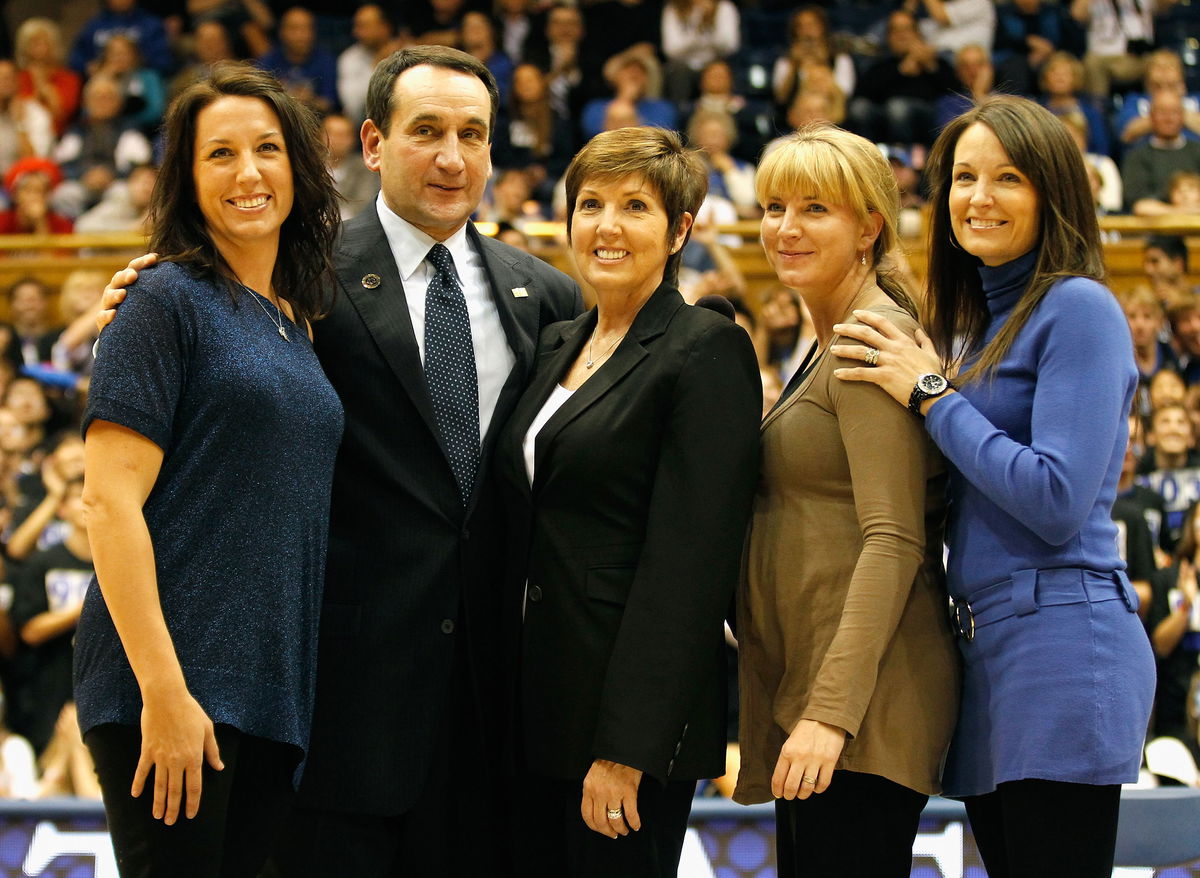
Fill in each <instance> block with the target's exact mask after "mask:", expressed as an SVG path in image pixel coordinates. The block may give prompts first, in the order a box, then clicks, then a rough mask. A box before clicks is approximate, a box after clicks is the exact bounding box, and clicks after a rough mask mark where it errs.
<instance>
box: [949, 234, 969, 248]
mask: <svg viewBox="0 0 1200 878" xmlns="http://www.w3.org/2000/svg"><path fill="white" fill-rule="evenodd" d="M946 237H947V238H949V239H950V246H951V247H953V248H954V249H955V250H962V251H963V252H964V253H966V252H967V251H966V250H963V246H962V244H960V243H958V241H956V240H954V232H947V233H946Z"/></svg>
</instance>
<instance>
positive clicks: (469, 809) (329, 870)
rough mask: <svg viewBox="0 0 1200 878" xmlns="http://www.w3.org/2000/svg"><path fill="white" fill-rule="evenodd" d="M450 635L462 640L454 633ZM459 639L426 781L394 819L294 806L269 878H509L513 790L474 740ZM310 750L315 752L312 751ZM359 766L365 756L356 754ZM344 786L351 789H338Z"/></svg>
mask: <svg viewBox="0 0 1200 878" xmlns="http://www.w3.org/2000/svg"><path fill="white" fill-rule="evenodd" d="M459 630H460V631H461V630H462V628H461V625H460V628H459ZM465 649H466V641H465V635H462V636H459V639H458V640H457V641H456V650H455V655H454V664H453V666H452V670H451V675H450V682H449V688H448V692H447V698H446V706H445V709H444V712H443V716H442V719H441V720H440V731H439V733H438V735H437V736H436V737H435V739H434V748H433V751H432V753H431V754H430V760H429V767H428V774H427V775H426V776H425V777H424V778H414V777H409V778H397V779H396V780H397V782H403V783H407V784H419V785H420V788H421V792H420V794H419V796H418V797H417V800H416V802H415V803H414V804H413V806H412V807H411V808H409V809H408V810H407V811H405V812H404V813H403V814H372V813H367V812H358V811H333V810H329V809H324V808H321V807H320V803H319V802H308V801H306V800H305V799H303V798H301V799H300V800H299V801H298V802H297V803H296V804H295V806H294V807H293V808H292V812H291V815H290V817H289V819H288V822H287V825H286V826H285V827H284V830H283V832H282V833H281V835H280V838H279V841H278V844H277V845H276V847H275V851H274V853H273V854H272V857H271V866H270V868H269V869H268V871H267V875H269V876H271V878H333V876H342V875H346V876H351V875H353V876H363V878H432V876H437V878H508V876H509V875H511V874H512V872H511V867H512V853H511V849H510V839H509V836H508V833H507V832H506V831H505V830H506V828H507V824H508V819H509V817H510V816H511V812H512V808H513V802H512V798H513V795H514V793H513V791H512V790H511V789H510V788H509V786H508V785H505V784H502V783H500V782H499V770H498V766H497V765H495V764H494V763H495V762H496V761H497V760H496V759H495V758H492V757H490V755H489V754H487V753H486V752H485V751H484V748H483V746H482V745H481V744H480V741H479V728H480V721H479V717H478V713H479V710H478V708H477V707H476V706H475V698H474V696H473V694H472V689H471V674H470V668H469V665H468V662H467V658H466V655H465ZM314 746H316V743H315V742H314ZM361 758H362V760H363V762H364V763H370V760H371V754H370V753H363V754H361ZM347 782H348V783H351V782H352V781H351V780H348V781H347Z"/></svg>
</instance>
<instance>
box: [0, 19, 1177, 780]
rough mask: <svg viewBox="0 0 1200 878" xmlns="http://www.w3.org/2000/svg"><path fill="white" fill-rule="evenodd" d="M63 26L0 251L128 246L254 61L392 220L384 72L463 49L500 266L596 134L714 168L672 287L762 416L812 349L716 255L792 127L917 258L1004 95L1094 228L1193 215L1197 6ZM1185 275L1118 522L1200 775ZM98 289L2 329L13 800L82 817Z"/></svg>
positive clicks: (1166, 690) (1141, 298)
mask: <svg viewBox="0 0 1200 878" xmlns="http://www.w3.org/2000/svg"><path fill="white" fill-rule="evenodd" d="M53 5H54V4H53V3H51V4H50V6H51V7H53ZM56 18H57V16H56V15H54V10H53V9H52V8H49V9H48V10H47V15H46V17H36V18H29V19H27V20H25V21H23V22H9V23H8V24H9V26H10V27H11V31H7V30H4V29H3V28H2V27H0V181H2V182H3V190H2V191H0V234H6V233H30V232H33V233H37V232H43V233H46V232H70V231H72V230H77V231H80V232H88V231H121V230H125V231H137V230H141V229H142V228H143V224H144V222H145V216H146V207H147V204H148V202H149V195H150V191H151V190H152V188H153V185H154V181H155V176H156V169H155V163H156V160H157V157H158V155H159V152H160V150H161V142H160V139H159V125H160V122H161V119H162V115H163V112H164V110H165V106H166V105H167V103H168V102H169V101H170V99H171V97H172V96H173V95H174V94H177V93H178V92H179V91H180V90H182V89H183V88H185V87H186V86H187V85H188V84H190V83H191V82H193V81H194V80H195V79H196V78H197V77H199V76H202V75H204V72H205V71H206V70H207V69H208V68H209V67H210V66H211V65H212V64H214V63H216V62H218V61H222V60H228V59H238V58H240V59H246V60H250V61H252V62H253V63H256V64H258V65H260V66H261V67H263V68H264V69H267V70H269V71H271V72H272V73H274V74H275V75H276V76H278V77H279V79H280V80H281V81H283V82H284V83H285V84H286V86H287V88H288V89H289V90H290V91H291V92H292V93H293V94H294V95H295V96H296V97H298V98H300V99H301V100H303V101H305V102H306V103H308V104H309V105H310V106H311V107H312V108H313V109H314V110H316V111H317V112H318V113H319V114H320V116H321V117H322V118H323V124H324V129H325V133H326V138H327V142H328V147H329V153H328V162H329V167H330V170H331V173H332V174H333V177H334V179H335V181H336V182H337V184H338V187H339V189H340V191H341V193H342V195H343V207H342V213H343V217H344V218H349V217H351V216H353V215H354V214H355V213H357V212H358V211H359V210H362V209H363V208H364V207H365V206H367V205H369V204H370V203H371V202H372V201H373V199H374V198H375V197H376V195H377V193H378V187H379V181H378V176H377V175H375V174H373V173H371V172H370V171H368V170H367V169H366V167H365V166H364V165H363V163H362V158H361V150H360V148H359V142H358V130H359V127H360V125H361V123H362V121H363V118H364V113H365V104H366V91H367V82H368V80H369V78H370V75H371V72H372V70H373V68H374V66H375V64H376V63H377V62H378V61H379V60H380V59H381V58H383V57H385V56H386V55H388V54H389V53H391V52H392V51H394V50H395V49H397V48H399V47H401V46H405V45H411V44H418V43H440V44H447V45H453V46H457V47H459V48H461V49H463V50H464V51H467V52H469V53H470V54H472V55H474V56H475V57H477V58H478V59H479V60H481V61H482V62H483V63H484V64H486V65H487V66H488V68H489V69H490V70H491V71H492V72H493V74H494V75H495V76H496V79H497V81H498V83H499V86H500V91H501V113H500V117H499V119H498V120H497V124H496V129H495V132H494V135H495V139H494V145H493V150H492V156H493V168H494V173H493V178H492V181H491V183H490V185H489V188H488V192H487V194H486V196H485V198H484V200H483V203H482V204H481V207H480V211H479V214H478V215H477V218H478V219H482V220H491V221H495V222H497V223H498V224H499V227H500V236H501V237H502V238H503V239H504V240H506V241H508V242H509V243H514V244H516V245H517V246H522V247H526V248H528V247H529V246H530V244H529V239H528V238H526V237H525V235H524V234H523V232H522V230H523V229H524V227H525V226H526V224H528V223H530V222H533V221H538V220H547V219H561V218H563V217H564V216H565V203H564V195H563V186H562V184H561V179H560V178H561V176H562V174H563V171H564V169H565V168H566V166H567V163H568V162H569V161H570V159H571V157H572V156H573V155H574V154H575V152H576V151H577V150H578V149H579V148H580V147H581V146H582V145H583V144H584V143H585V142H586V140H587V139H588V138H589V137H591V136H592V135H594V134H596V133H597V132H599V131H603V130H607V129H611V128H615V127H622V126H626V125H636V124H655V125H662V126H665V127H669V128H674V129H677V130H679V131H680V132H682V133H684V134H686V136H687V138H688V140H689V141H690V143H691V144H692V145H694V146H696V147H697V148H699V149H700V150H701V152H702V156H703V159H704V161H705V163H706V166H707V168H708V171H709V196H708V199H707V200H706V203H705V206H704V208H703V209H702V211H701V215H700V216H699V217H698V221H697V226H696V233H695V235H694V239H693V242H692V243H691V244H689V246H688V248H687V250H686V251H685V254H684V263H683V269H682V271H681V274H680V285H681V288H682V290H683V292H684V293H685V295H686V296H687V297H688V298H689V299H690V300H691V301H695V300H696V299H698V298H700V297H701V296H704V295H707V294H710V293H721V294H724V295H727V296H729V297H730V298H731V299H733V300H734V301H735V306H736V309H737V319H738V321H739V322H740V323H742V324H743V325H744V326H746V328H747V329H748V330H749V331H750V332H751V333H752V335H753V336H754V338H755V340H756V344H757V347H758V349H759V354H760V358H761V360H762V363H763V380H764V386H765V388H766V389H767V394H766V405H767V407H769V406H770V405H771V403H772V402H773V401H774V396H775V395H777V394H778V392H779V389H780V388H781V386H782V384H783V383H786V381H787V379H788V377H789V376H790V374H791V372H792V370H794V368H795V367H796V365H797V364H798V362H799V360H800V359H801V358H802V357H803V354H804V352H805V350H806V349H807V347H808V345H809V343H810V342H811V325H808V324H806V321H805V317H804V312H803V305H802V303H801V302H800V300H799V298H798V297H797V296H796V295H795V293H794V292H792V291H790V290H788V289H786V288H783V287H777V288H774V289H771V290H769V291H768V292H767V294H766V295H765V297H764V299H763V303H762V305H761V307H759V308H754V309H751V308H747V307H745V306H744V305H743V304H742V300H743V297H744V294H745V283H744V281H743V279H742V277H741V275H740V273H739V271H738V268H737V265H736V263H735V261H734V260H733V259H732V258H730V254H729V253H728V252H727V250H726V247H725V246H724V245H725V244H727V243H732V242H727V241H725V240H723V239H722V237H721V236H719V235H718V234H717V232H716V227H717V226H719V225H721V224H725V223H731V222H735V221H737V220H738V219H746V220H752V219H756V218H757V217H758V216H759V214H760V211H759V208H758V205H757V204H756V202H755V197H754V187H753V179H754V170H755V163H756V162H757V161H758V159H759V157H760V156H761V154H762V151H763V150H764V148H766V147H767V146H768V145H769V144H770V143H771V141H772V140H773V139H774V138H776V137H778V136H779V135H780V134H782V133H785V132H787V131H789V130H791V129H792V128H794V127H797V126H799V125H802V124H805V123H807V122H811V121H829V122H833V123H836V124H839V125H843V126H845V127H847V128H849V129H850V130H853V131H855V132H857V133H860V134H862V135H864V136H866V137H869V138H870V139H872V140H874V141H875V142H877V143H879V144H880V147H881V149H882V150H883V151H884V154H885V155H886V157H887V158H888V160H889V162H890V164H891V166H892V168H893V171H894V173H895V174H896V178H897V182H898V183H899V186H900V191H901V197H902V201H903V203H902V207H903V209H904V213H903V216H902V220H901V223H902V225H901V228H902V231H905V232H907V233H912V232H914V231H915V230H916V229H917V228H918V227H919V224H920V220H919V211H920V209H921V208H922V206H923V204H924V201H923V185H922V178H921V175H922V170H923V165H924V158H925V153H926V151H927V149H928V147H929V146H930V144H931V143H932V141H933V139H934V138H935V137H936V135H937V133H938V131H939V130H940V127H941V126H942V125H944V124H945V123H946V122H947V121H948V120H949V119H951V118H953V116H955V115H956V114H958V113H960V112H962V111H963V110H964V109H965V108H966V107H967V106H969V104H970V103H971V102H972V101H973V100H976V99H979V98H982V97H985V96H986V95H988V94H991V93H993V92H1007V93H1014V94H1023V95H1027V96H1030V97H1032V98H1035V99H1037V100H1039V101H1040V102H1042V103H1043V104H1044V105H1045V106H1046V107H1047V108H1049V109H1050V110H1051V111H1052V112H1054V113H1055V114H1057V115H1059V116H1060V117H1061V118H1062V119H1063V121H1064V122H1065V123H1066V124H1067V125H1068V127H1069V128H1070V129H1071V131H1072V132H1073V134H1074V135H1075V137H1076V140H1077V143H1078V147H1079V149H1080V151H1081V152H1082V153H1083V154H1084V156H1085V162H1086V164H1087V166H1088V168H1089V173H1090V174H1091V175H1092V182H1093V193H1094V197H1095V200H1096V207H1097V211H1098V213H1134V214H1139V215H1146V216H1150V215H1156V214H1163V213H1179V214H1196V215H1200V66H1198V64H1200V61H1198V58H1197V54H1196V50H1195V47H1194V35H1195V34H1196V33H1197V32H1200V6H1198V5H1197V4H1196V3H1195V2H1192V3H1179V2H1176V0H1157V2H1154V0H1058V2H1054V0H1001V2H992V0H902V2H901V0H896V2H885V0H881V2H866V0H853V2H844V3H832V2H825V3H811V4H808V5H801V6H799V7H797V5H796V4H794V3H784V2H782V0H575V2H554V0H494V3H490V2H485V0H413V2H410V3H404V4H391V3H388V4H382V3H381V4H375V3H366V4H357V5H356V4H336V3H329V2H321V0H314V2H311V3H309V4H307V5H292V4H291V3H283V2H275V0H187V2H186V3H183V2H168V0H99V2H98V3H97V13H96V15H95V16H94V17H92V18H91V19H90V20H88V21H87V22H86V23H85V24H84V25H83V27H82V28H80V29H79V30H78V31H77V32H75V33H64V32H63V30H62V28H61V27H60V26H59V24H57V23H56ZM1189 38H1190V39H1192V41H1193V42H1192V43H1191V44H1189V43H1188V39H1189ZM736 240H737V239H734V241H736ZM1186 263H1187V249H1186V247H1185V246H1184V245H1183V243H1182V241H1180V240H1179V239H1172V238H1157V239H1153V240H1152V241H1151V242H1150V243H1149V244H1148V246H1147V248H1146V258H1145V272H1146V284H1145V286H1144V288H1140V289H1138V290H1135V291H1133V292H1132V293H1129V294H1127V295H1124V296H1123V297H1122V304H1123V306H1124V308H1125V311H1126V314H1127V315H1128V317H1129V321H1130V326H1131V330H1132V336H1133V342H1134V347H1135V355H1136V358H1137V362H1138V367H1139V369H1140V371H1141V374H1142V389H1141V391H1140V392H1139V395H1138V402H1137V405H1138V408H1137V411H1136V412H1135V413H1134V420H1133V423H1134V426H1135V428H1136V429H1135V432H1134V439H1133V441H1132V442H1131V446H1130V455H1129V466H1128V473H1127V478H1126V479H1124V480H1123V481H1122V490H1123V493H1122V496H1121V498H1120V500H1119V502H1118V510H1117V513H1116V514H1117V515H1118V517H1120V516H1122V515H1123V516H1124V518H1121V520H1122V521H1123V522H1124V526H1123V527H1122V534H1123V538H1124V539H1125V540H1126V543H1127V545H1126V549H1127V557H1128V560H1129V563H1130V565H1131V570H1132V572H1133V578H1134V579H1136V580H1138V582H1139V583H1140V584H1141V587H1142V589H1143V591H1144V596H1145V597H1146V598H1147V600H1146V601H1145V602H1144V607H1145V608H1146V617H1145V618H1146V622H1147V626H1148V632H1149V634H1150V635H1151V638H1152V641H1153V643H1154V646H1155V648H1156V650H1158V653H1159V655H1160V657H1161V658H1162V661H1163V667H1164V669H1165V670H1163V672H1162V674H1163V677H1164V680H1166V683H1165V684H1164V685H1163V686H1162V687H1161V688H1162V691H1161V692H1160V699H1161V700H1163V702H1164V703H1160V706H1159V710H1158V713H1157V716H1158V720H1157V722H1158V723H1159V726H1160V728H1159V729H1158V730H1159V731H1161V732H1163V733H1164V734H1169V735H1173V736H1177V737H1180V738H1182V739H1184V740H1185V741H1186V742H1187V743H1188V745H1189V746H1190V747H1192V748H1193V750H1194V751H1195V752H1197V753H1198V755H1200V750H1198V749H1197V748H1196V715H1197V713H1198V708H1197V704H1198V702H1200V696H1198V695H1197V693H1196V691H1195V687H1193V686H1192V685H1191V679H1192V675H1193V674H1194V672H1195V669H1196V664H1197V656H1198V655H1200V598H1197V587H1196V582H1195V576H1196V566H1197V563H1200V561H1198V559H1197V557H1196V556H1197V550H1196V545H1197V537H1200V533H1196V532H1195V531H1196V530H1197V528H1196V525H1195V523H1194V522H1195V519H1196V518H1197V516H1196V515H1195V514H1191V515H1189V511H1190V510H1194V508H1195V504H1196V502H1197V501H1198V500H1200V452H1197V450H1196V439H1197V438H1200V291H1197V290H1194V289H1189V288H1188V287H1187V286H1186V284H1185V283H1184V282H1183V276H1184V275H1185V274H1186V272H1187V264H1186ZM104 280H105V278H104V277H102V276H98V275H95V274H91V273H87V272H76V273H74V274H73V275H72V276H71V277H70V278H68V280H67V282H66V283H65V284H64V286H63V287H62V289H61V290H60V291H52V290H48V289H47V288H46V286H45V285H44V284H42V283H41V282H39V281H37V280H33V279H27V280H23V281H20V282H18V283H17V284H15V285H14V286H13V287H12V288H11V289H10V291H9V293H8V296H9V304H10V309H11V314H12V319H11V323H10V324H9V325H5V326H0V534H2V536H3V540H4V543H5V547H6V549H5V554H4V556H3V558H2V559H0V560H2V561H3V563H4V564H5V565H6V569H5V575H4V576H3V577H0V579H3V580H4V581H5V582H6V583H8V584H7V585H4V586H0V609H3V610H4V611H5V612H3V613H0V681H2V682H3V685H4V687H5V690H6V692H7V697H6V698H5V700H4V703H5V705H6V710H5V715H6V722H7V727H6V726H5V724H4V723H0V795H3V794H8V795H18V796H22V795H35V794H37V792H38V790H39V789H42V790H50V791H57V792H62V791H64V790H74V791H77V792H79V793H80V794H84V795H95V794H96V790H95V788H94V779H93V778H92V775H91V773H90V771H86V770H82V769H81V768H80V766H81V765H83V764H84V762H83V760H86V752H85V751H83V750H82V748H81V747H80V744H79V741H78V740H77V738H78V733H77V731H75V732H74V734H73V735H72V731H73V730H74V729H75V723H74V721H73V719H71V717H70V711H71V710H72V709H73V708H72V705H71V704H70V674H69V667H70V642H71V636H72V631H73V628H74V624H75V620H76V619H77V617H78V611H79V601H80V600H81V598H82V594H83V589H84V588H85V587H86V583H87V577H88V576H90V560H89V554H88V550H87V542H86V539H81V536H80V534H81V530H80V529H79V527H78V524H77V522H78V505H79V504H78V482H79V478H80V475H81V468H80V460H81V452H80V446H79V443H78V442H77V441H75V440H74V438H72V435H73V434H72V428H73V427H74V426H75V424H76V423H77V421H76V417H77V414H78V412H77V407H78V399H79V393H78V391H79V389H80V388H81V387H83V386H85V384H86V380H87V375H88V373H89V370H90V358H91V354H90V344H91V341H92V339H93V332H94V330H93V328H92V326H91V317H90V315H91V312H92V310H93V309H94V307H95V304H96V301H97V299H98V296H99V292H100V289H101V288H102V287H103V284H104ZM54 293H58V295H57V296H55V295H54ZM56 299H57V308H58V310H59V312H60V313H58V314H57V315H54V314H52V311H53V310H54V302H55V300H56ZM1131 510H1132V511H1131ZM1194 607H1195V608H1196V609H1193V608H1194ZM1181 655H1182V656H1183V658H1180V656H1181ZM1172 675H1173V676H1172ZM1165 701H1169V702H1170V703H1169V704H1167V703H1165ZM8 729H11V730H12V732H11V733H10V732H9V731H8ZM14 741H19V742H27V743H25V744H17V743H13V742H14ZM35 754H36V755H37V756H38V757H40V759H41V761H42V770H41V772H40V775H41V777H42V780H41V781H39V780H38V776H39V771H38V769H37V768H36V766H35V761H34V760H35ZM6 785H7V786H6Z"/></svg>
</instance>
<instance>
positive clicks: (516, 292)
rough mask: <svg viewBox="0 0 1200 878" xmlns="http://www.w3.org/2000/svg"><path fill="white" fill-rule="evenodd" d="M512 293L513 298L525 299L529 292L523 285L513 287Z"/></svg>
mask: <svg viewBox="0 0 1200 878" xmlns="http://www.w3.org/2000/svg"><path fill="white" fill-rule="evenodd" d="M512 294H513V298H514V299H526V298H528V297H529V292H528V291H527V290H526V289H525V288H524V287H513V291H512Z"/></svg>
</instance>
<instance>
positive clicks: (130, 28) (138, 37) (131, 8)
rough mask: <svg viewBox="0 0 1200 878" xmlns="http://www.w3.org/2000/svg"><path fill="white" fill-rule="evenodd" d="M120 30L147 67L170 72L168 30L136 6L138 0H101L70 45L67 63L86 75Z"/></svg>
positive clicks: (172, 63) (173, 63)
mask: <svg viewBox="0 0 1200 878" xmlns="http://www.w3.org/2000/svg"><path fill="white" fill-rule="evenodd" d="M116 34H123V35H125V36H127V37H129V38H130V39H132V40H133V41H134V42H135V43H136V44H137V47H138V51H139V52H141V55H142V60H143V61H144V62H145V63H146V65H147V66H148V67H152V68H153V69H155V70H157V71H158V72H159V73H163V74H166V73H170V72H171V69H172V68H173V67H174V65H175V59H174V57H173V56H172V54H171V46H170V44H169V43H168V41H167V31H166V28H165V27H164V26H163V22H162V19H161V18H159V17H158V16H157V15H154V14H152V13H150V12H147V11H145V10H144V9H139V8H138V5H137V0H104V8H103V9H101V10H100V12H99V13H98V14H97V15H96V16H95V17H94V18H91V19H89V20H88V22H87V23H86V24H85V25H84V26H83V29H82V30H81V31H80V32H79V36H77V37H76V38H75V45H74V46H73V47H72V48H71V57H70V66H71V68H72V69H73V70H75V71H76V72H77V73H81V74H84V75H85V76H86V75H87V74H89V73H91V68H92V65H93V64H94V62H95V61H96V60H97V58H98V56H99V55H100V52H101V50H103V48H104V46H105V44H106V43H107V42H108V39H109V37H111V36H114V35H116Z"/></svg>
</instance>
